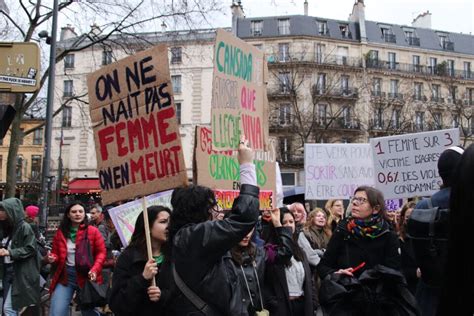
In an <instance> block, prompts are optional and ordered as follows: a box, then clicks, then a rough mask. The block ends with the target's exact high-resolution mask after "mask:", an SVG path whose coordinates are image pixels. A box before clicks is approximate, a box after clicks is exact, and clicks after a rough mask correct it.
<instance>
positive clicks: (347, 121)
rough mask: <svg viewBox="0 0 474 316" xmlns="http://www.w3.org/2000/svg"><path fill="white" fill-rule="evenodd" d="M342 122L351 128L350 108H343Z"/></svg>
mask: <svg viewBox="0 0 474 316" xmlns="http://www.w3.org/2000/svg"><path fill="white" fill-rule="evenodd" d="M342 122H343V123H344V127H351V123H352V113H351V107H350V106H347V105H346V106H344V107H343V108H342Z"/></svg>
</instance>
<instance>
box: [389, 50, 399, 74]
mask: <svg viewBox="0 0 474 316" xmlns="http://www.w3.org/2000/svg"><path fill="white" fill-rule="evenodd" d="M388 69H393V70H394V69H397V54H396V53H388Z"/></svg>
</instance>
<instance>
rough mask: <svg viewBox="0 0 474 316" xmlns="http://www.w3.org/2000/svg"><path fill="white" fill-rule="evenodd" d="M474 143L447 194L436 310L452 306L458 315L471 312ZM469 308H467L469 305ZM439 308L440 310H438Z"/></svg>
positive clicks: (459, 165)
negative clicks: (444, 245) (445, 244)
mask: <svg viewBox="0 0 474 316" xmlns="http://www.w3.org/2000/svg"><path fill="white" fill-rule="evenodd" d="M473 178H474V145H472V144H471V145H470V146H469V147H468V148H467V149H466V150H465V151H464V154H463V155H462V157H461V161H460V163H459V164H458V166H457V169H456V171H455V173H454V177H453V179H456V180H455V181H453V183H452V187H451V194H450V214H449V220H450V223H449V228H450V234H449V239H448V259H447V264H446V267H445V273H446V274H445V278H444V285H443V288H442V294H441V297H440V305H439V307H438V314H439V315H441V314H443V315H445V314H446V315H447V314H449V312H448V310H450V309H451V308H452V306H457V308H459V310H460V313H458V314H459V315H468V314H469V315H470V314H472V303H471V302H472V298H473V297H474V271H473V270H472V260H471V259H470V257H469V256H470V254H469V251H466V245H469V244H472V241H474V239H473V237H472V227H473V226H474V213H473V212H472V206H473V205H474V194H473V191H474V183H473V181H472V179H473ZM469 308H470V309H469ZM440 312H441V313H440Z"/></svg>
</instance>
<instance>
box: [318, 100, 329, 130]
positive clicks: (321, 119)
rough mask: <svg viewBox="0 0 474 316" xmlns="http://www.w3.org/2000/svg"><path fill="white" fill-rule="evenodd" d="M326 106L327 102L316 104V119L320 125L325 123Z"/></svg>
mask: <svg viewBox="0 0 474 316" xmlns="http://www.w3.org/2000/svg"><path fill="white" fill-rule="evenodd" d="M327 108H328V105H327V104H318V121H319V124H320V125H325V124H326V119H327Z"/></svg>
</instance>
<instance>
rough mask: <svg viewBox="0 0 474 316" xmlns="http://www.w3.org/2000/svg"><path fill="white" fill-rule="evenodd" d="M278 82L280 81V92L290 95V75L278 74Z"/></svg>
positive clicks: (285, 73) (286, 73) (287, 73)
mask: <svg viewBox="0 0 474 316" xmlns="http://www.w3.org/2000/svg"><path fill="white" fill-rule="evenodd" d="M278 80H279V81H280V92H282V93H289V92H290V73H289V72H280V73H279V74H278Z"/></svg>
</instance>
